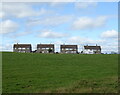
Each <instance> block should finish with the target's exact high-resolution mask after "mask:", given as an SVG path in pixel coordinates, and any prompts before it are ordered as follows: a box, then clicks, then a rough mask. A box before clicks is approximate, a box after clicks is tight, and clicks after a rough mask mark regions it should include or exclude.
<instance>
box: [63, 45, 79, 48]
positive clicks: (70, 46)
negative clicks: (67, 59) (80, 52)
mask: <svg viewBox="0 0 120 95" xmlns="http://www.w3.org/2000/svg"><path fill="white" fill-rule="evenodd" d="M61 48H77V45H61Z"/></svg>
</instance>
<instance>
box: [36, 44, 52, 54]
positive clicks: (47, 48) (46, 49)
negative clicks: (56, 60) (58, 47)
mask: <svg viewBox="0 0 120 95" xmlns="http://www.w3.org/2000/svg"><path fill="white" fill-rule="evenodd" d="M36 52H37V53H54V44H37V51H36Z"/></svg>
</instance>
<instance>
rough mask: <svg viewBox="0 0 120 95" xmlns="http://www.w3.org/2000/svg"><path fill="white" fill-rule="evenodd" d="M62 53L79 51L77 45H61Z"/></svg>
mask: <svg viewBox="0 0 120 95" xmlns="http://www.w3.org/2000/svg"><path fill="white" fill-rule="evenodd" d="M60 52H61V53H78V47H77V45H60Z"/></svg>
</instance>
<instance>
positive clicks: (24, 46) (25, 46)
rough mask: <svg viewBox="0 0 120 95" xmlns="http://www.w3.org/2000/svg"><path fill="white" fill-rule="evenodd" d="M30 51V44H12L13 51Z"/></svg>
mask: <svg viewBox="0 0 120 95" xmlns="http://www.w3.org/2000/svg"><path fill="white" fill-rule="evenodd" d="M31 51H32V46H31V44H18V43H17V44H14V45H13V52H24V53H30V52H31Z"/></svg>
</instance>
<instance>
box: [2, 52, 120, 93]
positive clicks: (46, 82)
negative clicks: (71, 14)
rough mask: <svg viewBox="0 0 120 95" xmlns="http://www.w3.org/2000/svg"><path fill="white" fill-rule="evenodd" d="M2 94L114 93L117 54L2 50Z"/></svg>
mask: <svg viewBox="0 0 120 95" xmlns="http://www.w3.org/2000/svg"><path fill="white" fill-rule="evenodd" d="M2 65H3V68H2V69H3V72H2V73H3V93H117V89H118V80H117V79H118V55H105V54H104V55H102V54H101V55H100V54H97V55H83V54H33V53H5V52H4V53H2Z"/></svg>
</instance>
